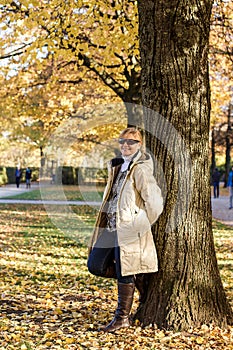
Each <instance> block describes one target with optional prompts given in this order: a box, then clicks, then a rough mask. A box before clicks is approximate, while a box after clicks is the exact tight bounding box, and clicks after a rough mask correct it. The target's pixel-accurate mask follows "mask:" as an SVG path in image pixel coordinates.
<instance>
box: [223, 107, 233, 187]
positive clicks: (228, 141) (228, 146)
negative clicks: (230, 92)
mask: <svg viewBox="0 0 233 350" xmlns="http://www.w3.org/2000/svg"><path fill="white" fill-rule="evenodd" d="M231 133H232V127H231V104H230V105H229V107H228V113H227V132H226V153H225V154H226V161H225V169H226V171H225V179H224V187H227V181H228V176H229V171H230V167H231Z"/></svg>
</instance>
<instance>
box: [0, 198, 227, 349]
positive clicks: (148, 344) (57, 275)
mask: <svg viewBox="0 0 233 350" xmlns="http://www.w3.org/2000/svg"><path fill="white" fill-rule="evenodd" d="M0 209H1V216H0V232H1V242H0V251H1V253H0V264H1V271H0V296H1V298H0V304H1V308H0V309H1V315H0V350H10V349H12V350H13V349H14V350H18V349H20V350H29V349H33V350H34V349H36V350H45V349H46V350H47V349H50V350H53V349H54V350H55V349H59V350H64V349H69V350H73V349H75V350H76V349H90V350H92V349H93V350H94V349H112V350H118V349H143V350H144V349H161V350H162V349H200V350H202V349H206V350H207V349H208V350H212V349H218V350H220V349H227V350H228V349H229V350H230V349H233V340H232V328H230V327H228V328H226V329H219V328H213V327H207V326H205V325H204V326H202V327H201V328H199V329H190V330H188V331H187V332H181V333H175V332H167V331H162V330H157V329H155V328H153V327H148V328H145V329H142V328H141V327H140V326H139V325H135V326H133V327H130V328H129V329H127V330H124V329H123V330H119V331H118V332H117V333H116V334H104V333H102V332H98V327H99V326H101V325H103V324H106V322H107V321H109V320H110V319H111V318H112V316H113V312H114V308H115V305H116V298H117V295H116V285H115V281H112V280H106V279H101V278H97V277H94V276H92V275H90V274H89V273H88V271H87V268H86V255H87V248H86V245H85V241H86V240H85V236H86V237H88V236H89V234H90V229H89V227H90V226H91V225H92V224H93V220H94V214H95V211H94V209H93V210H92V209H89V211H87V208H85V207H76V208H74V210H76V212H77V215H79V216H80V220H81V221H82V222H83V231H82V235H81V236H78V238H77V239H76V240H75V239H74V237H73V238H71V237H69V236H65V235H64V234H63V233H62V232H61V231H59V230H58V229H57V228H56V227H54V225H53V224H52V222H51V221H50V219H49V218H48V216H47V213H46V211H45V210H44V208H43V206H35V205H34V206H30V205H27V206H25V205H22V204H21V205H0ZM214 231H215V240H216V248H217V255H218V260H219V266H220V271H221V275H222V278H223V283H224V286H225V288H226V291H227V294H228V297H229V299H230V300H231V301H232V300H233V285H232V279H233V268H232V259H233V247H232V237H231V236H232V229H229V228H226V227H224V226H223V225H221V224H218V223H214ZM136 307H137V295H135V303H134V308H136Z"/></svg>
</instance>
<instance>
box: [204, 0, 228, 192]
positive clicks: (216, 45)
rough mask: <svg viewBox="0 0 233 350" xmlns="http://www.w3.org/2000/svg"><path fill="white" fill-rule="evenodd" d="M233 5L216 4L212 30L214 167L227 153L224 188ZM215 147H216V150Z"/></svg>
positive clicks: (226, 177)
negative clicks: (216, 160)
mask: <svg viewBox="0 0 233 350" xmlns="http://www.w3.org/2000/svg"><path fill="white" fill-rule="evenodd" d="M232 10H233V5H232V1H229V0H225V1H216V2H214V4H213V10H212V18H211V31H210V55H209V57H210V64H209V67H210V83H211V105H212V109H211V129H212V132H211V135H212V137H211V142H212V165H211V169H212V171H213V169H214V168H215V164H214V163H215V154H216V151H217V150H218V152H219V153H221V154H225V186H226V183H227V179H228V173H229V169H230V161H231V149H232V144H233V128H232V125H233V110H232V98H233V86H232V81H233V70H232V64H233V44H232V36H233V11H232ZM213 145H214V147H213Z"/></svg>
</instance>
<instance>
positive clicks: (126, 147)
mask: <svg viewBox="0 0 233 350" xmlns="http://www.w3.org/2000/svg"><path fill="white" fill-rule="evenodd" d="M119 147H120V151H121V154H122V156H130V155H131V154H134V153H136V152H137V151H138V150H139V149H140V147H141V142H140V141H137V140H134V136H133V135H132V134H126V135H124V136H123V137H122V138H120V139H119Z"/></svg>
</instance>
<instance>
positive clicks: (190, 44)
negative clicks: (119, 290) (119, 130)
mask: <svg viewBox="0 0 233 350" xmlns="http://www.w3.org/2000/svg"><path fill="white" fill-rule="evenodd" d="M211 8H212V1H211V0H207V1H205V2H199V1H186V2H185V3H184V2H176V1H171V0H165V1H164V0H163V1H156V2H155V1H152V0H148V1H147V2H144V1H139V2H138V9H139V38H140V51H141V60H142V63H141V65H142V87H143V91H142V101H143V105H144V106H145V107H146V108H145V127H146V130H149V131H150V132H147V138H146V139H147V147H148V148H150V150H151V151H152V152H153V154H154V155H155V157H156V159H157V161H158V162H159V163H160V164H161V167H162V169H163V171H164V174H165V178H166V185H167V197H166V202H165V210H164V213H163V214H162V216H161V218H160V219H159V222H158V224H157V225H156V227H155V228H154V233H155V242H156V246H157V249H158V258H159V271H158V273H156V274H154V275H152V276H151V278H150V281H149V290H148V295H147V300H146V302H145V304H142V305H140V307H139V310H138V312H137V315H136V317H137V318H138V319H139V320H140V321H141V322H142V323H143V324H145V325H148V324H150V323H156V324H157V325H158V326H159V327H160V328H169V329H176V330H177V329H187V328H188V327H190V326H199V325H201V324H216V325H219V326H225V325H226V324H227V323H228V322H232V311H231V309H230V306H229V304H228V302H227V300H226V296H225V293H224V290H223V286H222V282H221V279H220V275H219V271H218V266H217V260H216V256H215V250H214V242H213V234H212V215H211V207H210V186H209V184H210V177H209V161H208V158H209V125H210V87H209V74H208V73H209V72H208V44H209V31H210V16H211ZM147 108H148V109H147ZM156 112H157V114H158V113H159V116H160V117H157V118H156V117H155V116H157V114H156ZM166 122H167V124H168V125H169V127H166V125H167V124H166ZM174 130H175V132H174ZM154 135H156V136H157V137H156V138H155V137H154ZM178 135H180V137H181V139H182V140H183V142H184V143H182V142H181V141H180V140H179V137H178ZM161 140H163V142H162V141H161ZM185 149H187V150H188V154H189V155H190V159H191V162H189V161H188V157H186V156H185V152H184V150H185ZM171 150H172V151H173V155H174V157H172V154H171ZM177 203H178V205H176V204H177ZM179 219H180V220H179Z"/></svg>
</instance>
